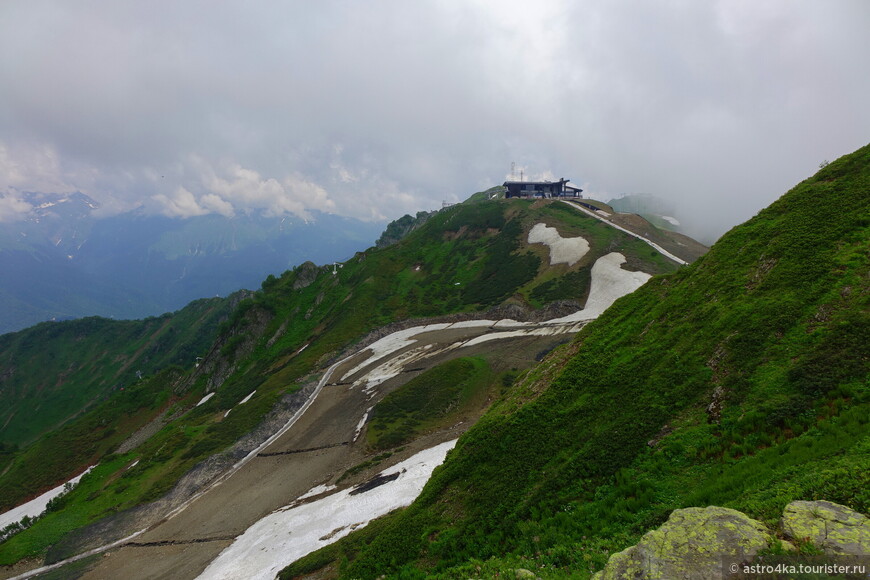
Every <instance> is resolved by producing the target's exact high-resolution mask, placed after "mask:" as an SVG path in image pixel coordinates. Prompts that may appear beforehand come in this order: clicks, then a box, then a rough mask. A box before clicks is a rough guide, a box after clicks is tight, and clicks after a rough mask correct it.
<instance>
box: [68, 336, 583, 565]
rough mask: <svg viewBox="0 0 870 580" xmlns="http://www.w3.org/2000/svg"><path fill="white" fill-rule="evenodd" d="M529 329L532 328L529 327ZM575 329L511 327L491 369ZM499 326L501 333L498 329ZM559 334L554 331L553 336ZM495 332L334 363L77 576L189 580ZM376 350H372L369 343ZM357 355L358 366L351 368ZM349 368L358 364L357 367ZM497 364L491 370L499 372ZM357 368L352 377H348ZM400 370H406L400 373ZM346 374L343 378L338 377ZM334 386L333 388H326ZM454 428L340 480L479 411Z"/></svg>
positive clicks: (359, 456) (345, 463)
mask: <svg viewBox="0 0 870 580" xmlns="http://www.w3.org/2000/svg"><path fill="white" fill-rule="evenodd" d="M528 328H529V330H533V329H534V328H535V325H529V327H528ZM577 328H579V326H578V325H568V324H565V325H561V326H560V327H559V328H558V329H553V330H554V331H555V332H554V333H553V334H550V335H548V336H536V335H528V336H516V329H515V328H509V329H507V330H512V331H513V332H511V333H510V334H505V335H504V338H503V339H502V340H499V341H498V349H499V351H498V357H497V358H496V359H495V363H496V364H495V366H496V367H497V370H504V369H506V368H512V367H526V366H528V365H529V364H533V361H534V357H535V355H536V354H538V353H539V352H541V351H542V350H547V349H549V348H552V346H553V345H554V344H556V343H558V342H561V341H564V340H566V339H567V338H568V336H567V334H568V333H571V332H573V331H576V329H577ZM503 330H505V329H503ZM560 331H564V332H560ZM493 332H496V333H497V331H495V330H493V329H492V328H491V327H490V326H467V327H463V326H461V325H458V326H451V327H447V328H439V329H434V330H427V331H421V332H419V333H417V334H416V335H415V336H414V337H413V339H414V342H412V343H409V344H404V345H400V346H399V348H395V349H394V350H390V351H389V352H387V353H386V354H383V349H382V354H381V357H380V358H376V359H375V357H372V353H373V351H372V348H368V349H366V350H365V351H363V353H360V354H358V355H356V356H353V357H349V358H348V359H346V360H345V361H344V362H342V363H340V364H338V365H336V367H335V368H334V369H333V373H332V375H331V377H328V378H327V377H325V379H326V380H325V381H324V383H323V386H322V387H321V388H320V391H319V393H318V394H317V396H316V398H315V399H314V400H313V401H312V402H311V404H310V406H309V407H308V408H307V410H305V412H304V413H303V414H302V415H301V416H300V417H299V418H298V419H297V421H296V422H295V424H293V426H292V427H291V428H290V429H289V430H287V431H286V432H285V433H284V434H283V435H281V436H280V437H279V438H277V439H276V440H275V441H274V442H272V443H271V444H270V445H268V447H266V448H264V449H262V450H260V452H259V453H258V454H257V455H256V456H254V457H252V458H251V459H250V460H249V461H248V462H247V463H246V464H245V465H244V466H242V467H241V468H240V469H239V470H238V471H237V472H235V473H234V474H233V475H232V476H231V477H229V478H227V479H225V480H224V481H222V482H221V483H220V484H218V485H216V486H214V487H212V488H210V489H209V490H208V491H206V492H205V493H204V494H203V495H202V496H200V497H199V498H197V499H196V500H194V501H193V502H192V503H190V504H189V505H188V507H187V508H186V509H184V510H183V511H181V512H180V513H178V514H177V515H175V516H174V517H172V518H170V519H168V520H165V521H163V522H161V523H159V524H157V525H156V526H154V527H153V528H152V529H150V530H148V531H146V532H145V533H143V534H141V535H139V536H137V537H136V538H134V539H133V540H131V541H129V542H127V543H126V544H124V545H123V546H121V547H119V548H115V549H113V550H110V551H107V552H105V553H104V554H103V556H102V557H101V558H99V561H98V562H97V563H96V564H95V565H93V566H92V567H91V569H90V570H88V571H87V572H85V574H84V575H83V576H82V578H84V579H88V580H94V579H107V580H115V579H117V578H124V579H125V580H137V579H149V580H152V579H163V578H165V579H183V578H195V577H196V576H197V575H199V574H200V573H201V572H202V571H203V570H204V569H205V568H206V566H207V565H208V564H209V563H210V562H211V561H212V560H213V559H214V558H215V557H217V555H218V554H219V553H220V552H221V551H222V550H223V549H224V548H226V547H227V546H229V545H230V544H231V543H232V539H233V538H235V537H236V536H238V535H240V534H241V533H243V532H244V531H245V530H246V529H247V528H248V527H249V526H251V525H252V524H254V523H255V522H257V521H258V520H259V519H261V518H263V517H264V516H266V515H267V514H269V513H271V512H272V511H274V510H276V509H279V508H282V507H284V506H286V505H288V504H290V503H291V502H293V501H294V500H295V499H296V498H298V497H299V496H300V495H302V494H304V493H305V492H307V491H308V490H309V489H311V488H312V487H314V486H316V485H320V484H334V483H335V481H336V480H337V479H338V478H339V477H340V476H341V475H342V474H343V473H344V472H345V471H346V470H347V469H348V468H349V467H351V466H353V465H357V464H359V463H361V462H362V461H364V460H365V459H366V450H365V446H364V443H363V442H362V441H361V440H360V441H356V442H354V435H355V433H356V430H357V427H358V425H359V422H360V419H361V418H362V417H363V415H364V414H365V413H366V411H367V409H368V408H370V407H371V406H372V405H373V404H374V403H375V402H376V401H377V400H379V399H380V398H381V397H382V396H384V395H385V394H386V393H388V392H390V391H392V390H394V389H395V388H397V387H398V386H400V385H401V384H404V383H405V382H407V381H408V380H410V378H412V377H413V376H416V375H417V374H419V373H420V372H423V371H424V370H425V369H428V368H431V367H432V366H435V365H437V364H440V363H441V362H444V361H445V360H448V359H452V358H456V357H459V356H470V355H476V354H482V353H491V352H492V350H493V345H492V344H491V343H490V342H486V343H482V344H481V343H478V344H472V345H470V346H463V345H464V344H465V343H467V342H468V341H470V340H472V339H474V338H476V337H479V336H482V335H485V334H492V333H493ZM372 346H374V347H375V348H377V347H376V346H375V345H372ZM421 350H422V351H427V352H428V353H429V354H428V356H426V357H425V358H418V359H409V360H408V363H409V364H406V365H404V367H402V368H401V369H399V372H398V373H397V374H396V375H395V376H393V377H391V378H388V379H387V380H385V381H383V382H382V383H380V384H378V385H376V386H375V387H372V388H369V389H366V388H365V387H366V380H365V377H366V376H368V375H369V374H370V372H371V371H375V374H377V369H378V368H379V367H381V366H382V365H390V364H394V362H395V361H396V360H397V359H398V360H402V359H403V357H406V358H407V355H408V353H409V352H411V351H421ZM363 359H365V360H366V361H367V362H366V364H363V365H362V366H360V365H361V362H362V360H363ZM357 367H358V368H357ZM499 367H500V368H499ZM355 368H357V370H356V371H355V372H354V373H352V374H347V373H349V371H351V370H353V369H355ZM409 369H410V370H409ZM346 374H347V376H345V375H346ZM336 383H338V384H336ZM477 411H478V412H476V413H475V414H474V416H468V417H464V418H463V420H462V421H460V422H459V423H458V424H457V425H454V426H453V427H451V428H450V429H446V430H444V431H442V432H438V433H432V434H429V435H428V436H426V437H423V438H421V439H420V440H418V441H416V442H414V443H413V444H411V445H408V446H406V448H405V449H404V450H403V451H402V452H401V453H397V454H395V455H394V456H393V457H391V458H390V459H389V460H388V461H386V462H384V463H381V464H379V465H378V466H377V467H376V468H373V469H371V470H369V472H368V473H367V472H363V473H360V474H359V475H358V476H356V477H355V478H353V479H351V480H349V481H347V482H343V485H342V487H347V486H348V485H352V484H355V483H358V482H359V481H365V479H366V478H367V477H370V476H371V475H372V474H373V473H374V472H377V471H380V470H383V469H385V468H387V467H389V466H390V465H392V464H395V463H398V462H399V461H402V460H403V459H406V458H407V457H410V456H411V455H413V454H414V453H416V452H417V451H419V450H421V449H425V448H428V447H431V446H433V445H436V444H438V443H440V442H443V441H447V440H450V439H454V438H456V437H457V436H458V435H459V434H460V433H461V432H463V431H464V430H466V429H467V428H468V427H469V426H470V425H471V424H473V422H474V420H476V418H477V416H479V415H480V413H482V412H483V409H482V408H481V409H479V410H477Z"/></svg>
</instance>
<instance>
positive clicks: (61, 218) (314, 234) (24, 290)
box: [0, 192, 384, 334]
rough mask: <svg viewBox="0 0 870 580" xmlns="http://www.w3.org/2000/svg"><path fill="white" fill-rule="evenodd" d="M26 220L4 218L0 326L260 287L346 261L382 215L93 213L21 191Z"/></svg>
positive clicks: (172, 306)
mask: <svg viewBox="0 0 870 580" xmlns="http://www.w3.org/2000/svg"><path fill="white" fill-rule="evenodd" d="M22 197H23V198H24V199H25V201H27V202H28V203H30V204H31V205H32V206H33V208H34V209H33V212H32V213H31V215H30V217H29V218H28V219H27V220H25V221H19V222H14V223H7V224H2V226H0V271H2V272H3V273H4V274H3V276H2V278H0V334H2V333H5V332H12V331H15V330H19V329H21V328H25V327H27V326H30V325H33V324H36V323H37V322H41V321H45V320H63V319H70V318H78V317H82V316H90V315H99V316H106V317H115V318H138V317H143V316H149V315H156V314H161V313H163V312H167V311H173V310H177V309H178V308H181V307H182V306H184V305H185V304H187V303H188V302H190V301H191V300H194V299H197V298H202V297H208V296H215V295H221V296H225V295H227V294H229V293H230V292H233V291H235V290H238V289H240V288H256V287H258V286H259V284H260V281H262V280H263V278H264V277H266V276H267V275H268V274H280V273H281V272H283V271H284V270H287V269H289V268H291V267H293V266H295V265H297V264H300V263H302V262H304V261H309V260H310V261H314V262H317V263H321V264H322V263H326V262H332V261H335V260H345V259H347V258H349V257H351V256H352V255H353V253H354V252H356V251H358V250H360V249H363V248H365V247H368V246H370V245H373V244H374V242H375V240H376V239H377V237H378V235H379V234H380V233H381V231H382V230H383V227H384V224H383V223H367V222H362V221H359V220H354V219H351V218H344V217H339V216H336V215H330V214H324V213H319V212H314V211H312V212H311V213H312V216H313V219H312V220H310V221H305V220H303V219H301V218H298V217H296V216H285V217H263V216H261V215H239V216H235V217H232V218H227V217H224V216H221V215H205V216H198V217H193V218H188V219H173V218H168V217H164V216H155V215H147V214H145V213H144V212H142V211H132V212H127V213H123V214H119V215H116V216H113V217H108V218H103V219H98V218H97V217H96V216H95V215H94V211H95V210H97V209H99V207H100V205H99V203H98V202H96V201H95V200H93V199H91V198H90V197H88V196H87V195H85V194H83V193H79V192H76V193H72V194H45V193H24V194H22Z"/></svg>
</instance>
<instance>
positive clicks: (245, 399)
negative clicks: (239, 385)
mask: <svg viewBox="0 0 870 580" xmlns="http://www.w3.org/2000/svg"><path fill="white" fill-rule="evenodd" d="M256 392H257V389H254V390H253V391H251V393H250V394H249V395H248V396H247V397H245V398H244V399H242V400H241V401H239V402H238V403H236V407H238V406H239V405H244V404H245V403H247V402H248V401H250V400H251V397H253V396H254V393H256ZM233 409H235V407H233V408H232V409H229V410H227V412H226V413H224V418H225V419H226V417H227V415H229V414H230V411H232V410H233Z"/></svg>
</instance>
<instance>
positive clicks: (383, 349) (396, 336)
mask: <svg viewBox="0 0 870 580" xmlns="http://www.w3.org/2000/svg"><path fill="white" fill-rule="evenodd" d="M448 326H450V323H445V322H442V323H439V324H427V325H425V326H413V327H411V328H406V329H404V330H399V331H397V332H394V333H392V334H389V335H387V336H385V337H383V338H382V339H380V340H378V341H376V342H373V343H372V344H370V345H369V346H368V348H367V350H370V351H371V353H372V354H370V355H369V356H368V358H366V359H365V360H364V361H363V362H361V363H359V364H358V365H356V366H355V367H354V368H352V369H351V370H349V371H348V372H346V373H344V375H342V377H341V379H339V380H344V379H345V378H346V377H349V376H351V375H353V374H355V373H357V372H359V371H361V370H362V369H364V368H365V367H367V366H369V365H371V364H372V363H373V362H375V361H378V360H380V359H382V358H384V357H385V356H387V355H388V354H392V353H394V352H396V351H397V350H401V349H403V348H405V347H408V346H411V345H412V344H414V343H415V342H417V340H416V339H415V338H414V337H415V336H416V335H418V334H420V333H421V332H428V331H431V330H443V329H445V328H447V327H448Z"/></svg>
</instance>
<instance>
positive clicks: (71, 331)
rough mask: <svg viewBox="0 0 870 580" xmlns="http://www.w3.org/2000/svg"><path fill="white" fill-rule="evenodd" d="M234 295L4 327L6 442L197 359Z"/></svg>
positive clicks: (28, 437)
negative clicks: (171, 309)
mask: <svg viewBox="0 0 870 580" xmlns="http://www.w3.org/2000/svg"><path fill="white" fill-rule="evenodd" d="M235 302H237V300H234V299H232V298H230V299H221V298H213V299H203V300H198V301H196V302H192V303H190V304H189V305H188V306H187V307H186V308H184V309H182V310H179V311H178V312H176V313H174V314H165V315H163V316H160V317H151V318H146V319H144V320H109V319H106V318H98V317H90V318H83V319H80V320H74V321H69V322H63V323H54V322H44V323H41V324H38V325H36V326H34V327H32V328H29V329H27V330H22V331H19V332H16V333H10V334H4V335H0V369H2V372H0V396H2V400H3V405H2V407H0V425H2V428H0V442H2V443H6V444H16V445H21V444H26V443H30V442H31V441H33V440H34V439H36V438H37V437H38V436H39V435H41V434H43V433H44V432H46V431H50V430H51V429H54V428H56V427H57V426H59V425H60V424H62V423H63V422H65V421H67V420H68V419H69V418H70V417H72V416H74V415H76V414H79V413H81V412H82V411H84V410H86V409H88V408H90V407H93V406H94V405H95V404H96V403H97V402H99V401H102V400H104V399H105V398H107V397H109V396H110V395H111V394H112V393H117V392H119V391H120V390H121V389H124V388H125V387H128V386H129V385H130V384H132V383H134V382H135V381H136V379H137V376H140V375H150V374H153V373H154V372H155V371H158V370H160V369H164V368H167V367H169V366H171V365H181V366H185V367H192V366H193V365H194V363H195V359H196V357H197V356H199V355H203V354H205V352H206V351H207V350H208V348H209V347H210V346H211V342H212V341H213V340H214V336H215V335H216V333H217V327H218V324H219V323H220V322H221V320H222V319H225V318H226V317H227V316H228V314H229V312H230V311H231V309H232V307H233V306H234V304H235ZM137 373H138V374H137ZM70 387H74V388H70Z"/></svg>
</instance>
